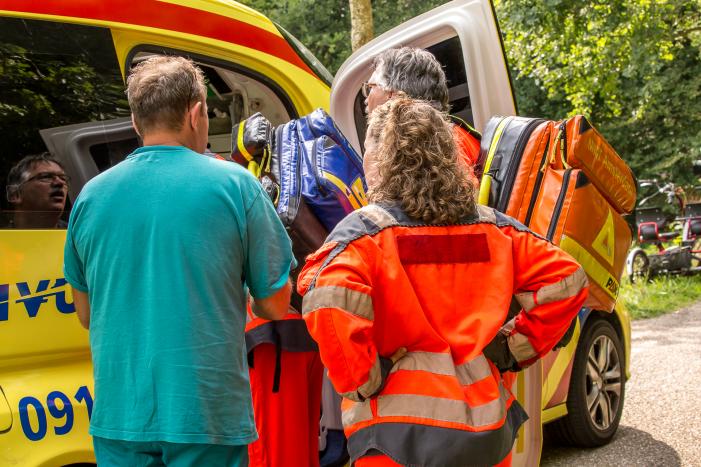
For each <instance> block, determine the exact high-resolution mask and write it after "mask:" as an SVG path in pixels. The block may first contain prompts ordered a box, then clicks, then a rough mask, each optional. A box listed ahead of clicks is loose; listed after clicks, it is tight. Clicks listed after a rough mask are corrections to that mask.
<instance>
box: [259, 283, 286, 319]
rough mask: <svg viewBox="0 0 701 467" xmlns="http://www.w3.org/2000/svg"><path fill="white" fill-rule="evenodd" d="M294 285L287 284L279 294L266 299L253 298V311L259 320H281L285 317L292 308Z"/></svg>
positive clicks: (276, 293)
mask: <svg viewBox="0 0 701 467" xmlns="http://www.w3.org/2000/svg"><path fill="white" fill-rule="evenodd" d="M291 295H292V284H291V283H290V281H289V280H288V281H287V283H286V284H285V285H284V286H282V288H280V290H278V291H277V292H275V293H274V294H272V295H271V296H270V297H266V298H253V297H251V309H252V310H253V313H255V314H256V316H258V317H259V318H263V319H270V320H279V319H282V318H284V317H285V315H286V314H287V310H288V309H289V307H290V296H291Z"/></svg>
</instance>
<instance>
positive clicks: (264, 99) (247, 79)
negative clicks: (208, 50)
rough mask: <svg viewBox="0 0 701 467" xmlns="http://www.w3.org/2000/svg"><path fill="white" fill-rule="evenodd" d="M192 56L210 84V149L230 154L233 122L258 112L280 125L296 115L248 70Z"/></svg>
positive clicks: (138, 58) (140, 56)
mask: <svg viewBox="0 0 701 467" xmlns="http://www.w3.org/2000/svg"><path fill="white" fill-rule="evenodd" d="M169 53H171V52H170V51H169ZM152 55H153V54H152V53H150V52H139V53H137V54H136V55H135V57H134V59H133V60H132V66H133V65H135V64H136V63H138V62H140V61H142V60H144V59H146V58H148V57H149V56H152ZM193 59H194V61H195V62H196V63H197V66H199V67H200V69H202V71H203V72H204V75H205V80H206V85H207V108H208V112H209V150H210V151H211V152H213V153H216V154H219V155H221V156H223V157H229V155H230V154H231V127H232V125H233V124H236V123H237V122H239V121H241V120H244V119H246V118H248V117H250V116H251V115H253V114H255V113H256V112H260V113H262V114H263V115H264V116H265V117H266V118H267V119H268V120H270V123H272V124H273V125H281V124H283V123H286V122H288V121H290V119H292V118H295V117H296V115H291V114H290V112H289V111H288V108H289V106H286V105H285V103H284V102H283V100H282V99H281V98H280V96H279V95H278V94H277V93H276V92H274V91H273V89H271V88H270V86H268V85H267V84H266V83H264V82H263V81H261V80H258V79H256V78H255V77H253V76H251V75H249V74H246V73H245V70H243V69H240V70H235V69H234V68H235V67H234V66H231V67H227V64H226V63H222V62H219V61H215V60H212V61H211V62H207V61H206V60H205V59H201V58H198V57H193ZM215 62H216V64H214V63H215Z"/></svg>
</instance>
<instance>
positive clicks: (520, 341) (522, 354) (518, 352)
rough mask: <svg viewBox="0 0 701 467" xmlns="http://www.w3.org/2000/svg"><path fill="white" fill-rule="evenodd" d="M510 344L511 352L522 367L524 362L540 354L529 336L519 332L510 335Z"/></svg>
mask: <svg viewBox="0 0 701 467" xmlns="http://www.w3.org/2000/svg"><path fill="white" fill-rule="evenodd" d="M508 344H509V350H510V351H511V354H512V355H513V356H514V358H515V359H516V361H517V362H518V364H519V365H520V366H521V367H522V368H523V365H521V363H522V362H525V361H526V360H530V359H532V358H534V357H536V356H537V355H538V353H537V352H536V351H535V349H534V348H533V346H532V345H531V342H530V341H529V340H528V338H527V337H526V336H524V335H523V334H521V333H519V332H516V333H514V334H512V335H510V336H509V337H508Z"/></svg>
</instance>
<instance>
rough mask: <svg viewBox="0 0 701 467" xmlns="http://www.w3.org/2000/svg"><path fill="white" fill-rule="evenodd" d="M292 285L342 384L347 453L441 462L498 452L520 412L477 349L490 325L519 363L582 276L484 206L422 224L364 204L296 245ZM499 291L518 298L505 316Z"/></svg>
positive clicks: (544, 337)
mask: <svg viewBox="0 0 701 467" xmlns="http://www.w3.org/2000/svg"><path fill="white" fill-rule="evenodd" d="M298 290H299V292H300V293H301V294H304V302H303V314H304V320H305V321H306V323H307V326H308V328H309V331H310V333H311V335H312V337H313V338H314V339H315V340H316V341H317V343H318V344H319V350H320V353H321V359H322V362H323V363H324V365H325V366H326V368H327V369H328V375H329V378H330V379H331V381H332V382H333V384H334V386H335V388H336V390H337V391H338V392H339V393H341V395H342V396H343V397H344V401H343V424H344V428H345V432H346V436H347V437H348V449H349V452H350V455H351V459H353V460H355V459H358V458H359V457H361V456H363V455H364V454H373V453H383V454H385V455H387V456H389V457H391V458H392V459H393V460H394V461H396V462H398V463H400V464H402V465H412V466H441V467H446V466H462V465H465V462H466V461H469V463H470V464H471V465H472V464H479V465H492V464H496V463H498V462H499V461H500V460H502V459H503V458H504V457H505V456H506V455H508V453H509V451H510V450H511V448H512V445H513V441H514V439H515V437H516V433H517V431H518V428H519V426H520V425H521V424H522V423H523V422H524V421H525V420H526V419H527V415H526V414H525V412H524V410H523V409H522V408H521V406H520V405H519V403H518V401H516V400H515V398H514V397H513V395H512V394H511V393H510V392H509V390H508V389H506V388H505V387H504V385H503V384H502V378H501V375H500V373H499V370H498V369H497V368H496V366H495V365H494V364H493V363H492V362H491V361H489V360H488V359H487V358H486V357H485V356H484V354H483V349H484V348H485V346H486V345H487V344H488V343H489V342H490V341H492V339H493V338H495V336H496V335H497V333H499V332H501V333H502V335H507V336H508V337H507V338H506V339H505V340H504V342H505V344H504V346H505V347H507V343H508V352H511V354H513V358H514V359H515V360H516V361H517V362H518V365H519V366H520V367H521V368H523V367H525V366H528V365H529V364H531V363H533V362H534V361H535V360H537V359H538V358H539V357H541V356H542V355H544V354H545V353H547V352H548V351H549V350H550V349H551V348H552V347H553V346H554V345H555V344H556V343H557V342H558V340H559V339H560V338H561V337H562V335H563V334H564V333H565V331H566V330H567V328H568V326H569V324H570V322H571V321H572V320H573V319H574V318H575V316H576V315H577V312H578V311H579V309H580V307H581V305H582V303H583V302H584V299H585V297H586V295H587V279H586V275H585V273H584V271H583V269H582V268H581V266H580V265H579V264H578V263H576V262H575V261H574V260H573V259H572V258H571V257H570V256H569V255H567V254H566V253H565V252H563V251H562V250H560V249H559V248H557V247H555V246H554V245H552V244H551V243H549V242H548V241H546V240H545V239H544V238H542V237H540V236H538V235H536V234H534V233H533V232H531V231H529V230H528V229H527V228H526V227H524V226H523V225H521V224H520V223H518V222H517V221H516V220H514V219H512V218H510V217H508V216H506V215H504V214H501V213H499V212H497V211H495V210H493V209H491V208H487V207H483V206H479V207H478V211H477V213H476V214H475V215H474V216H473V217H471V218H467V219H463V220H462V221H461V222H460V223H458V224H456V225H425V224H422V223H421V222H419V221H414V220H412V219H410V218H408V216H407V215H406V214H405V213H403V212H402V210H401V209H400V208H398V207H397V206H380V205H376V204H372V205H368V206H366V207H364V208H362V209H360V210H358V211H355V212H353V213H351V214H350V215H349V216H348V217H346V218H345V219H344V220H343V221H341V223H339V225H338V226H337V227H336V228H335V229H334V231H333V232H332V233H331V234H330V235H329V237H328V238H327V240H326V243H325V244H324V245H323V246H322V247H321V248H320V249H319V250H318V251H317V252H315V253H313V254H312V255H310V256H309V257H308V258H307V263H306V265H305V267H304V269H303V270H302V272H301V274H300V276H299V280H298ZM512 297H515V298H516V299H517V300H518V302H519V303H520V305H521V307H522V310H521V311H520V312H519V313H518V315H517V316H516V317H515V318H513V319H512V320H510V321H509V322H508V323H506V324H505V319H506V317H507V312H508V309H509V304H510V302H511V299H512ZM402 347H404V348H406V349H407V351H408V352H407V354H406V355H405V356H404V357H402V358H401V359H400V360H399V361H397V363H396V364H394V366H392V364H391V360H389V358H388V357H390V356H391V355H393V354H394V353H395V352H396V351H397V350H398V349H400V348H402Z"/></svg>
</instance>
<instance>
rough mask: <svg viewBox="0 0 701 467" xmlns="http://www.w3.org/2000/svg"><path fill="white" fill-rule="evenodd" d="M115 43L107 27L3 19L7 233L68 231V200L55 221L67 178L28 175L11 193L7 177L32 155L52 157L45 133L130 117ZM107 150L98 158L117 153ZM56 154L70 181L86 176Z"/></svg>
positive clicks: (2, 158)
mask: <svg viewBox="0 0 701 467" xmlns="http://www.w3.org/2000/svg"><path fill="white" fill-rule="evenodd" d="M113 44H114V43H113V41H112V36H111V33H110V31H109V29H106V28H100V27H93V26H82V25H76V24H65V23H58V22H52V21H41V20H27V19H19V18H6V17H0V137H1V138H2V145H1V147H0V193H1V194H2V196H1V198H2V200H1V205H0V206H1V207H2V213H3V214H2V216H0V228H3V227H5V228H7V227H14V228H19V227H21V226H24V227H27V228H51V227H54V226H64V225H65V221H67V219H68V210H69V208H70V199H68V197H64V200H65V206H64V212H63V214H61V215H60V218H58V217H57V216H56V215H55V212H56V211H57V210H60V207H61V204H62V203H61V199H60V198H61V195H60V193H61V192H62V190H61V189H60V184H59V183H58V180H59V179H60V178H61V177H54V178H53V179H49V178H48V176H46V175H45V174H44V175H43V176H39V177H37V178H32V177H33V176H35V175H37V174H34V173H33V172H31V173H30V171H24V172H22V173H21V174H19V175H20V176H19V178H16V177H15V179H14V180H13V186H12V187H10V190H9V191H7V188H8V187H7V186H6V185H7V177H8V174H9V173H10V169H11V168H12V167H13V166H15V165H16V164H17V163H18V162H19V161H20V160H21V159H22V158H23V157H24V156H27V155H33V154H39V153H43V152H46V151H47V146H46V144H45V143H44V140H43V139H42V135H41V134H40V133H39V132H40V130H45V129H49V128H55V127H64V126H67V125H76V124H88V123H91V122H101V121H105V120H111V119H114V118H117V117H124V116H128V115H129V110H128V109H129V107H128V104H127V102H126V98H125V95H124V83H123V80H122V74H121V72H120V68H119V63H118V61H117V55H116V53H115V50H114V45H113ZM101 144H102V145H103V146H104V148H103V149H96V152H97V153H99V152H100V151H102V153H104V154H110V152H112V153H114V154H116V152H117V149H115V150H112V148H110V147H109V146H110V142H108V141H103V142H101ZM51 156H52V157H55V158H57V159H58V160H59V161H60V162H61V163H62V164H63V166H64V168H65V171H66V174H67V176H68V177H70V178H71V179H73V180H76V179H77V178H78V177H76V176H75V175H76V174H74V173H71V170H72V168H73V164H71V163H70V162H69V161H68V160H67V158H69V157H71V155H66V154H51ZM93 157H95V156H94V155H93ZM97 157H103V156H100V155H98V156H97ZM122 157H123V156H122ZM115 158H117V157H116V156H115ZM103 159H104V157H103ZM49 166H52V165H51V164H49ZM15 172H16V171H15ZM74 188H75V187H74ZM64 192H65V191H64ZM72 192H73V193H77V191H75V190H72ZM7 195H9V199H8V196H7ZM20 211H22V212H20ZM41 211H45V212H48V213H49V214H45V213H42V214H40V213H39V212H41ZM35 212H36V214H34V213H35ZM25 213H26V214H25ZM51 213H54V214H51Z"/></svg>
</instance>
